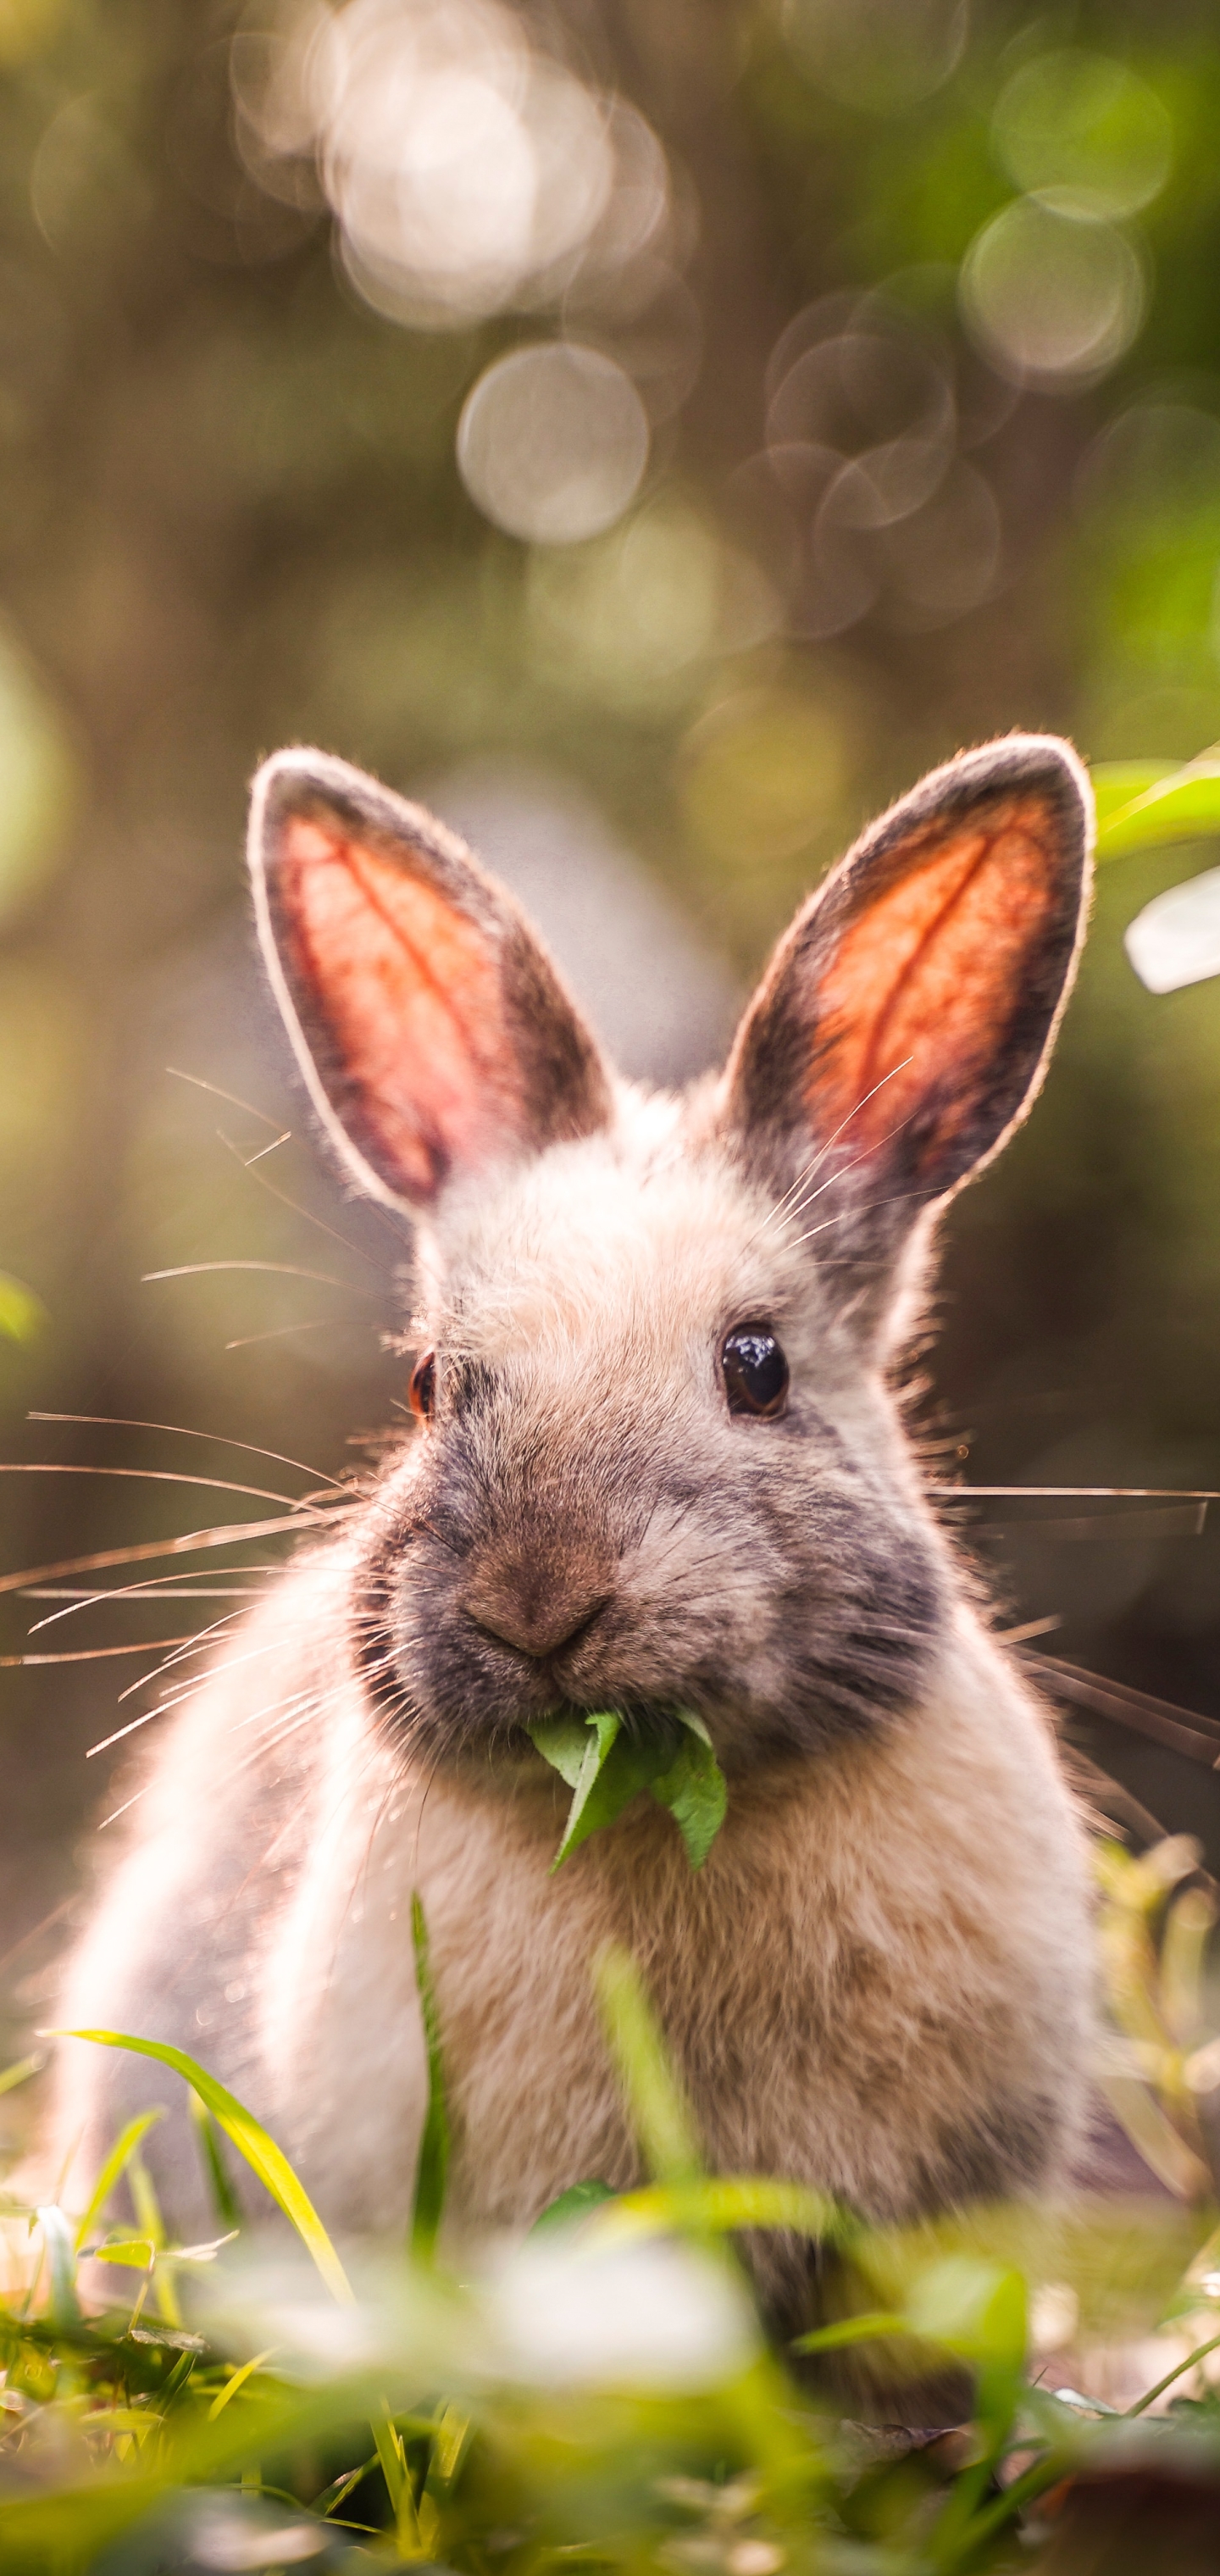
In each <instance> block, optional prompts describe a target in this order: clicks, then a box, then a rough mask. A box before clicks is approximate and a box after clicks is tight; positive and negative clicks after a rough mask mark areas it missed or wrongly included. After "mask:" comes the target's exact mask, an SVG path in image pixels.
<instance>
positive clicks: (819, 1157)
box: [743, 1055, 915, 1251]
mask: <svg viewBox="0 0 1220 2576" xmlns="http://www.w3.org/2000/svg"><path fill="white" fill-rule="evenodd" d="M914 1061H915V1059H914V1057H913V1056H909V1055H906V1056H904V1057H903V1059H902V1062H901V1064H895V1065H892V1066H891V1067H890V1070H889V1072H888V1073H883V1074H882V1076H881V1080H880V1082H875V1083H874V1084H873V1087H872V1090H871V1091H866V1092H865V1093H864V1096H863V1098H862V1099H860V1100H857V1101H856V1102H855V1103H854V1105H853V1107H852V1108H850V1109H849V1110H848V1113H847V1116H846V1118H841V1119H840V1120H839V1124H838V1126H837V1127H832V1129H831V1131H830V1134H829V1136H828V1137H827V1139H826V1142H825V1144H824V1145H819V1147H818V1150H817V1152H816V1154H815V1155H814V1156H813V1157H812V1160H811V1161H810V1162H808V1163H806V1165H805V1167H804V1170H803V1171H800V1172H798V1173H797V1176H796V1179H795V1180H794V1181H793V1183H792V1186H791V1188H790V1189H787V1190H785V1192H784V1195H783V1197H782V1199H779V1200H778V1201H777V1203H776V1205H775V1206H774V1207H773V1208H770V1209H769V1210H768V1212H767V1214H766V1216H765V1217H764V1218H763V1220H762V1224H761V1225H757V1226H755V1229H754V1234H751V1235H748V1236H747V1238H746V1242H745V1245H744V1247H743V1248H744V1249H745V1250H746V1251H748V1250H749V1248H750V1245H751V1244H752V1243H753V1241H754V1239H755V1235H759V1234H761V1233H762V1232H763V1231H764V1229H765V1228H766V1227H767V1226H769V1225H770V1224H771V1223H772V1222H773V1220H774V1219H775V1218H776V1217H777V1216H782V1214H783V1211H784V1209H785V1207H786V1205H787V1203H788V1200H789V1199H790V1198H791V1197H792V1194H793V1191H794V1190H799V1188H800V1186H801V1183H802V1181H804V1180H807V1179H808V1177H809V1175H810V1173H811V1172H816V1170H817V1168H818V1165H819V1163H821V1162H823V1161H824V1160H825V1158H826V1156H827V1154H828V1153H829V1152H830V1148H831V1146H832V1145H833V1144H834V1142H835V1140H836V1138H837V1137H839V1136H841V1135H842V1133H843V1130H844V1128H845V1127H850V1125H851V1122H852V1120H853V1118H855V1117H858V1115H859V1113H860V1111H861V1110H862V1109H867V1107H868V1104H869V1101H870V1100H875V1099H876V1097H877V1094H878V1092H879V1091H884V1089H885V1086H886V1084H887V1082H892V1081H893V1080H894V1077H895V1075H896V1074H899V1073H905V1071H906V1068H907V1066H908V1065H909V1064H913V1063H914ZM903 1123H904V1124H905V1121H904V1122H903Z"/></svg>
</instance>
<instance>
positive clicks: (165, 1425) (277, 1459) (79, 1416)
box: [25, 1413, 347, 1493]
mask: <svg viewBox="0 0 1220 2576" xmlns="http://www.w3.org/2000/svg"><path fill="white" fill-rule="evenodd" d="M25 1418H26V1421H27V1422H89V1423H95V1424H96V1423H110V1424H112V1425H113V1427H114V1428H115V1429H116V1430H118V1431H168V1432H170V1433H172V1435H173V1437H174V1438H175V1439H176V1440H210V1441H212V1442H213V1443H214V1445H215V1447H216V1448H217V1449H244V1450H245V1453H246V1456H247V1457H248V1458H270V1459H271V1460H272V1462H273V1464H274V1465H275V1466H277V1467H295V1468H297V1470H298V1471H299V1473H300V1474H301V1475H302V1476H316V1477H317V1479H318V1482H319V1484H322V1485H333V1486H334V1487H335V1489H336V1492H338V1493H346V1491H347V1487H346V1486H345V1485H344V1484H342V1483H341V1481H340V1479H339V1478H338V1477H337V1476H328V1475H327V1474H326V1471H325V1469H324V1468H322V1467H310V1466H307V1465H306V1463H305V1460H304V1459H303V1458H289V1457H286V1456H285V1454H284V1451H283V1450H282V1449H260V1448H258V1447H257V1445H256V1443H255V1442H254V1441H253V1440H235V1439H234V1438H233V1436H232V1434H231V1433H230V1432H228V1431H194V1430H191V1429H190V1428H189V1426H188V1425H187V1424H186V1423H184V1422H139V1421H136V1420H135V1419H134V1418H130V1417H129V1416H128V1415H127V1414H125V1413H27V1415H26V1417H25Z"/></svg>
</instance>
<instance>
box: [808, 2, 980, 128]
mask: <svg viewBox="0 0 1220 2576" xmlns="http://www.w3.org/2000/svg"><path fill="white" fill-rule="evenodd" d="M783 19H784V31H785V34H786V36H787V39H788V42H789V45H790V46H791V48H792V51H793V53H794V54H795V56H796V58H797V60H798V62H799V63H800V64H801V66H802V69H803V70H805V71H807V72H808V73H809V74H810V75H811V77H812V78H813V79H814V80H815V81H816V82H817V84H818V87H819V88H820V89H824V90H825V91H827V93H828V94H829V96H830V97H831V98H839V99H842V100H843V101H844V102H845V103H846V104H847V105H848V106H851V107H863V108H869V109H871V110H872V111H873V113H874V114H875V115H880V116H893V115H899V114H901V113H902V111H903V110H904V109H905V108H910V107H914V106H915V105H916V104H917V103H918V101H919V100H920V99H922V98H928V97H930V95H931V93H932V92H933V90H937V89H940V88H941V86H942V85H943V83H944V82H945V81H947V80H948V78H949V75H950V73H951V72H953V71H955V70H956V68H957V65H958V63H959V62H960V60H961V56H962V51H963V48H964V46H965V42H966V36H967V33H968V31H969V23H970V13H969V6H968V0H784V12H783Z"/></svg>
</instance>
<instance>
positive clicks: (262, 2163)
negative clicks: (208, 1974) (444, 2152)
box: [46, 2030, 355, 2306]
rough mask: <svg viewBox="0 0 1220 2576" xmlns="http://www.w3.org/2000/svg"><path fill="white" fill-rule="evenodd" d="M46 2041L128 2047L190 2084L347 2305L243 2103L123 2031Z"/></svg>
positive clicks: (313, 2226) (337, 2273) (172, 2051)
mask: <svg viewBox="0 0 1220 2576" xmlns="http://www.w3.org/2000/svg"><path fill="white" fill-rule="evenodd" d="M46 2036H47V2038H48V2039H88V2040H92V2041H93V2042H94V2044H95V2045H96V2046H97V2047H99V2048H128V2049H130V2050H131V2051H132V2052H133V2054H134V2055H135V2056H137V2057H152V2058H155V2059H156V2060H157V2063H158V2064H159V2065H161V2066H168V2067H171V2068H172V2069H173V2072H174V2073H175V2075H181V2076H182V2077H183V2079H184V2081H185V2082H186V2083H187V2084H190V2085H193V2087H194V2089H195V2091H196V2093H197V2094H198V2095H199V2098H200V2101H201V2102H203V2103H204V2104H205V2105H206V2107H207V2109H208V2110H209V2111H210V2112H211V2114H212V2117H213V2119H214V2120H215V2121H217V2123H218V2124H219V2126H220V2127H221V2128H222V2129H223V2130H224V2133H225V2136H226V2137H227V2138H231V2139H232V2142H233V2145H234V2146H235V2147H236V2149H237V2151H238V2154H239V2155H241V2156H244V2158H245V2160H246V2163H247V2164H248V2165H249V2167H250V2171H251V2173H253V2174H257V2176H258V2179H259V2181H260V2182H261V2183H262V2185H263V2187H264V2190H266V2191H269V2192H270V2194H271V2197H272V2199H273V2200H274V2201H275V2202H276V2204H277V2206H278V2207H279V2208H280V2209H282V2211H283V2213H284V2216H285V2218H287V2219H289V2220H290V2221H291V2223H292V2225H293V2226H294V2227H295V2229H296V2232H297V2234H298V2236H299V2237H300V2239H301V2243H302V2244H303V2245H304V2246H305V2248H306V2250H307V2252H308V2253H309V2254H311V2255H312V2257H313V2260H314V2262H315V2263H316V2265H317V2267H318V2270H319V2272H320V2273H321V2275H322V2278H323V2280H324V2281H325V2283H326V2286H327V2288H328V2290H329V2291H330V2292H331V2294H332V2296H333V2297H334V2298H336V2299H338V2300H339V2301H340V2302H341V2303H342V2304H343V2305H345V2306H346V2305H350V2304H351V2303H352V2302H353V2300H354V2295H355V2294H354V2292H353V2290H352V2285H351V2283H350V2281H349V2280H348V2277H347V2274H346V2272H345V2271H344V2269H343V2265H342V2264H341V2262H340V2260H339V2257H338V2255H337V2254H336V2252H335V2249H334V2246H333V2245H332V2244H331V2241H330V2238H329V2236H328V2235H327V2233H326V2229H325V2228H324V2226H323V2225H322V2221H321V2219H320V2218H319V2216H318V2213H317V2211H316V2209H315V2208H314V2205H313V2202H312V2201H311V2199H310V2198H309V2194H308V2192H307V2191H306V2190H305V2187H304V2184H303V2183H300V2182H298V2180H297V2177H296V2175H295V2174H294V2172H293V2170H292V2167H291V2165H290V2164H289V2162H288V2158H287V2156H286V2155H285V2154H284V2152H283V2150H282V2148H280V2147H277V2145H276V2143H275V2140H274V2138H272V2137H269V2136H268V2134H267V2131H266V2130H265V2129H264V2127H263V2126H262V2123H261V2121H259V2120H256V2119H255V2117H254V2114H253V2112H252V2111H247V2109H246V2107H245V2104H244V2103H243V2102H239V2101H238V2099H237V2096H236V2094H235V2093H230V2092H229V2090H228V2088H227V2086H226V2085H224V2084H221V2083H218V2081H217V2079H216V2077H215V2076H214V2075H209V2074H208V2071H207V2069H206V2067H203V2066H200V2065H199V2064H198V2063H197V2061H196V2059H195V2058H193V2057H188V2056H187V2053H186V2050H185V2049H184V2048H174V2047H172V2046H171V2045H170V2043H169V2041H168V2040H163V2039H135V2038H133V2037H132V2035H131V2033H130V2032H129V2031H122V2030H57V2031H48V2032H47V2033H46Z"/></svg>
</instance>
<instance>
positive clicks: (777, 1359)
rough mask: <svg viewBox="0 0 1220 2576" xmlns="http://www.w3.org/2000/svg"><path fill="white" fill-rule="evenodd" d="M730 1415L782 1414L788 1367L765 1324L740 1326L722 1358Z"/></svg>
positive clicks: (728, 1342) (726, 1344)
mask: <svg viewBox="0 0 1220 2576" xmlns="http://www.w3.org/2000/svg"><path fill="white" fill-rule="evenodd" d="M720 1365H721V1367H722V1369H723V1370H724V1383H725V1387H726V1390H727V1392H728V1399H729V1411H730V1413H762V1414H771V1415H774V1414H777V1413H782V1412H783V1409H784V1406H785V1403H786V1402H787V1397H788V1363H787V1360H786V1359H785V1358H784V1354H783V1352H782V1351H781V1349H780V1346H779V1343H778V1342H777V1341H776V1338H775V1335H774V1333H772V1332H769V1331H768V1329H767V1326H766V1325H765V1324H737V1325H735V1326H734V1329H733V1331H732V1332H731V1333H730V1334H729V1335H728V1337H727V1340H726V1341H725V1345H724V1349H723V1350H722V1351H721V1354H720Z"/></svg>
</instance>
